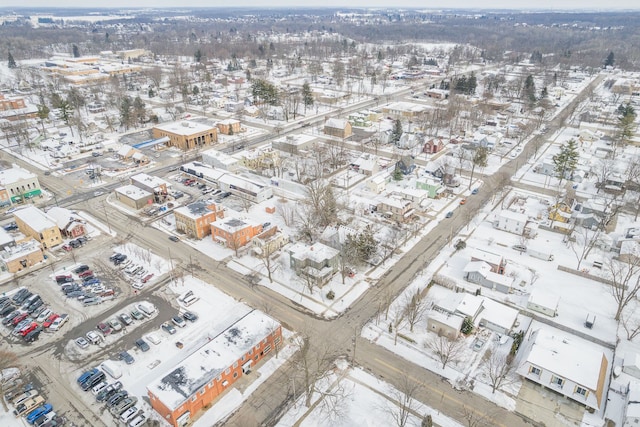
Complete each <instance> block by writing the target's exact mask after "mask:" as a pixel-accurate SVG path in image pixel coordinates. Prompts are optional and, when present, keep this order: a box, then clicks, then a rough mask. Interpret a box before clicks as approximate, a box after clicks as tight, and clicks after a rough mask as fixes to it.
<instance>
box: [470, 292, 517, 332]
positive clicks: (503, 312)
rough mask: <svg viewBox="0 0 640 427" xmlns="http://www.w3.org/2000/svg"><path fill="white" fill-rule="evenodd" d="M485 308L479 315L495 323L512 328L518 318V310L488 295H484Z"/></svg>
mask: <svg viewBox="0 0 640 427" xmlns="http://www.w3.org/2000/svg"><path fill="white" fill-rule="evenodd" d="M482 300H483V301H482V306H483V310H482V312H481V313H480V316H478V317H479V318H480V319H484V320H486V321H487V322H490V323H493V324H494V325H498V326H502V327H503V328H505V329H506V330H510V329H511V328H512V327H513V325H514V323H515V322H516V319H517V318H518V310H516V309H513V308H511V307H508V306H506V305H504V304H501V303H499V302H497V301H494V300H492V299H490V298H487V297H482Z"/></svg>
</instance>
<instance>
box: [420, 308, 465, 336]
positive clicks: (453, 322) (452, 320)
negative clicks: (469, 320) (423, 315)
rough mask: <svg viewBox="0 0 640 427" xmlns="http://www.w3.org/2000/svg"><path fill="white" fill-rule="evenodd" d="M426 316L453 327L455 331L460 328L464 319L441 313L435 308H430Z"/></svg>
mask: <svg viewBox="0 0 640 427" xmlns="http://www.w3.org/2000/svg"><path fill="white" fill-rule="evenodd" d="M428 317H429V318H430V319H433V320H435V321H437V322H440V323H442V324H443V325H447V326H449V327H451V328H453V329H455V330H456V331H459V330H460V329H461V328H462V322H463V321H464V318H463V317H461V316H458V315H455V314H450V313H443V312H441V311H437V310H431V311H430V312H429V315H428Z"/></svg>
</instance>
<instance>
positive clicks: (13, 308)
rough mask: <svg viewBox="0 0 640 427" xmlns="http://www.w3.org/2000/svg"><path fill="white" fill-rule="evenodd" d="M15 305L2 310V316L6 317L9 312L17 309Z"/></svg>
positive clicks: (0, 315) (0, 312)
mask: <svg viewBox="0 0 640 427" xmlns="http://www.w3.org/2000/svg"><path fill="white" fill-rule="evenodd" d="M15 309H16V308H15V307H14V306H12V305H10V306H8V307H5V308H4V309H3V310H2V311H0V317H5V316H7V315H8V314H10V313H12V312H13V311H15Z"/></svg>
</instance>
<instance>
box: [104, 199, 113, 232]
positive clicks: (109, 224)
mask: <svg viewBox="0 0 640 427" xmlns="http://www.w3.org/2000/svg"><path fill="white" fill-rule="evenodd" d="M102 209H103V210H104V217H105V218H106V219H107V227H109V234H111V223H110V222H109V215H107V207H106V206H105V204H104V200H103V201H102Z"/></svg>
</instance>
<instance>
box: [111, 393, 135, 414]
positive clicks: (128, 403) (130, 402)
mask: <svg viewBox="0 0 640 427" xmlns="http://www.w3.org/2000/svg"><path fill="white" fill-rule="evenodd" d="M137 402H138V398H137V397H135V396H129V397H127V398H126V399H124V400H122V401H121V402H120V403H118V404H117V405H115V406H113V407H112V408H111V409H110V410H109V411H110V412H111V413H112V414H113V415H120V414H121V413H123V412H124V411H126V410H127V409H129V408H131V407H133V406H134V405H135V404H136V403H137Z"/></svg>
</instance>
